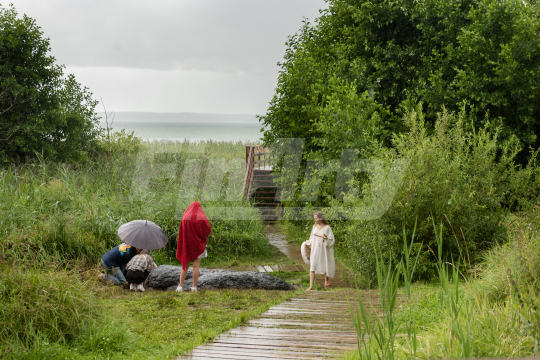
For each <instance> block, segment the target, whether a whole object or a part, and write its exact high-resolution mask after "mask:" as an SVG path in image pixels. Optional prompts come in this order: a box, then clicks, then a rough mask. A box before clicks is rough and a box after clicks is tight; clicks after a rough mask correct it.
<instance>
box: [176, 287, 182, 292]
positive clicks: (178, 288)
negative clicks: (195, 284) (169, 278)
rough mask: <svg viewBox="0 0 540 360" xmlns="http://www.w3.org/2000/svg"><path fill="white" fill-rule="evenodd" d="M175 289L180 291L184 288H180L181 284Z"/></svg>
mask: <svg viewBox="0 0 540 360" xmlns="http://www.w3.org/2000/svg"><path fill="white" fill-rule="evenodd" d="M175 291H178V292H182V291H184V288H182V287H181V286H178V287H177V288H176V290H175Z"/></svg>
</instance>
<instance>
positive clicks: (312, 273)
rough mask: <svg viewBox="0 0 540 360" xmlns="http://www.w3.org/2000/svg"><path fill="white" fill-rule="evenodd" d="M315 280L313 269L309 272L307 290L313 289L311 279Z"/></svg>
mask: <svg viewBox="0 0 540 360" xmlns="http://www.w3.org/2000/svg"><path fill="white" fill-rule="evenodd" d="M314 280H315V271H310V272H309V288H308V290H313V281H314Z"/></svg>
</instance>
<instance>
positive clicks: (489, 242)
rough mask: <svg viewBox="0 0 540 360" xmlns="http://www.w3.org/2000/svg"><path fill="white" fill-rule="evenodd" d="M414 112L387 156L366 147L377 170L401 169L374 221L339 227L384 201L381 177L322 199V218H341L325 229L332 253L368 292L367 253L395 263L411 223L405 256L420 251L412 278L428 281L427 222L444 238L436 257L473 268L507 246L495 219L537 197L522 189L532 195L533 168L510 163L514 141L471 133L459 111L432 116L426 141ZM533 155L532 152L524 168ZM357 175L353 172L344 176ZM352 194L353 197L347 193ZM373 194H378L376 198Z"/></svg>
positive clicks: (431, 249)
mask: <svg viewBox="0 0 540 360" xmlns="http://www.w3.org/2000/svg"><path fill="white" fill-rule="evenodd" d="M421 109H422V105H421V104H418V105H417V106H416V107H410V108H406V109H405V110H404V112H405V116H404V122H405V124H406V125H407V127H408V128H409V131H408V132H407V133H404V134H399V135H396V136H395V138H394V139H393V149H387V148H384V147H378V148H377V147H375V146H373V147H371V149H372V150H371V153H372V156H373V158H374V159H377V160H378V161H379V163H380V164H381V165H380V166H382V169H383V170H384V169H389V168H390V166H391V164H393V163H394V161H397V160H403V161H408V162H409V163H408V164H409V165H408V167H407V170H406V172H405V174H404V176H403V180H402V181H401V184H400V186H399V187H397V191H396V193H395V197H394V198H393V199H390V200H391V203H389V205H390V206H389V208H388V210H387V211H386V212H385V213H384V214H383V215H382V216H381V217H379V218H375V219H373V220H371V219H368V220H358V221H351V220H347V218H352V217H353V216H354V215H358V212H360V211H361V209H365V208H367V207H369V206H370V205H371V204H372V199H373V198H374V196H379V197H380V196H388V193H389V191H386V190H388V189H386V190H385V187H384V186H385V185H384V184H385V182H386V176H387V175H388V172H387V171H380V172H374V173H372V174H371V175H370V177H369V180H366V179H365V178H359V179H358V178H357V179H356V180H355V181H356V187H353V188H351V190H350V191H349V192H348V193H346V194H344V201H345V202H342V201H341V200H340V199H337V198H336V197H335V195H334V192H333V188H332V187H330V189H331V190H332V192H330V191H328V192H326V193H323V195H324V196H325V199H326V204H327V205H328V206H329V207H328V208H327V210H326V211H327V213H326V214H327V215H328V216H329V217H330V218H334V219H340V218H342V219H344V220H342V221H334V222H332V226H333V229H334V234H335V235H336V241H337V250H338V254H340V256H341V257H342V258H343V259H344V261H345V262H346V263H348V264H349V265H350V266H351V267H352V268H353V269H354V270H356V271H357V272H358V273H359V275H360V278H361V279H362V282H363V286H369V285H370V284H371V282H372V281H373V279H374V278H375V253H374V251H379V253H381V254H382V256H383V258H384V259H385V261H389V260H390V259H393V260H395V261H399V260H400V259H401V256H402V254H401V250H402V249H401V240H400V239H401V237H402V235H401V233H402V229H403V226H405V228H407V229H412V228H413V227H414V226H415V223H416V222H417V226H416V233H417V236H418V239H419V240H418V245H415V246H414V247H413V252H415V253H416V254H418V252H420V260H419V261H420V264H419V266H420V267H419V269H418V270H417V275H418V276H419V277H422V278H430V277H431V276H432V275H433V274H434V273H433V270H434V268H433V267H432V266H431V264H432V262H433V261H434V260H435V258H434V256H433V254H435V253H436V252H437V244H436V243H435V242H434V240H433V237H432V235H431V234H432V223H431V218H432V217H433V218H434V219H435V220H436V222H437V223H441V222H442V223H443V224H444V232H443V236H444V237H445V238H446V239H448V240H447V244H446V246H445V249H444V254H443V255H444V257H445V258H446V259H448V260H452V259H453V260H454V261H455V262H459V263H461V264H475V263H477V262H478V261H479V260H480V254H481V252H482V251H484V250H486V249H489V248H490V247H492V246H493V245H495V244H497V243H504V242H505V241H506V240H507V233H506V227H505V226H504V224H503V220H504V219H505V217H506V215H507V214H508V207H509V206H510V207H514V206H519V204H520V203H519V202H518V200H519V199H527V197H528V196H529V197H530V195H527V194H533V193H534V194H535V193H537V192H536V191H529V190H531V188H533V189H534V188H535V186H534V183H533V181H534V178H535V175H536V174H537V172H538V169H537V168H536V167H534V166H533V165H531V164H530V165H528V166H526V167H524V168H522V167H520V166H516V165H515V164H514V159H515V157H516V154H517V153H518V151H519V149H520V147H519V144H518V142H517V141H516V139H515V138H514V137H512V138H510V140H509V141H508V142H507V143H505V144H503V145H501V144H500V143H499V139H498V134H499V129H498V128H494V127H493V126H491V125H490V124H489V122H488V123H487V125H486V126H485V127H484V128H481V129H479V130H474V129H470V128H469V126H470V122H469V120H470V119H469V118H468V117H467V115H466V113H465V110H464V109H463V110H462V111H461V112H460V113H459V114H457V115H456V114H454V113H449V112H447V111H443V112H442V113H440V114H439V117H438V120H437V122H436V123H435V127H434V129H433V133H432V134H430V133H429V132H428V125H427V124H426V122H425V120H424V116H423V113H422V110H421ZM535 156H536V153H533V154H532V158H533V160H532V161H534V158H535ZM358 170H360V168H358V167H354V166H351V167H350V168H349V169H348V171H352V172H354V171H358ZM328 171H329V172H330V171H333V169H331V168H329V169H328ZM358 187H360V188H361V189H362V194H361V196H358V195H356V193H355V189H358ZM381 187H382V189H383V190H385V191H386V192H385V191H382V192H381ZM325 189H326V188H323V191H324V190H325ZM344 204H346V206H349V207H351V208H353V209H356V210H352V211H350V212H349V213H348V212H347V211H344V210H343V209H342V207H343V205H344ZM381 206H382V205H381ZM355 211H356V212H355Z"/></svg>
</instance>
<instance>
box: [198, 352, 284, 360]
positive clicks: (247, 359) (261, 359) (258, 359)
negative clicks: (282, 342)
mask: <svg viewBox="0 0 540 360" xmlns="http://www.w3.org/2000/svg"><path fill="white" fill-rule="evenodd" d="M261 355H262V356H261ZM191 356H204V357H205V358H206V359H238V360H251V359H253V360H268V359H270V358H272V357H273V356H272V355H270V354H268V355H267V356H264V355H263V354H261V353H258V354H257V353H252V354H238V353H236V354H231V353H223V352H220V351H209V350H194V351H193V353H192V355H191ZM279 358H282V359H283V358H284V359H294V357H292V356H288V357H281V356H280V357H279Z"/></svg>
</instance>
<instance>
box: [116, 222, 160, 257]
mask: <svg viewBox="0 0 540 360" xmlns="http://www.w3.org/2000/svg"><path fill="white" fill-rule="evenodd" d="M118 236H120V239H122V241H123V242H125V243H126V244H128V245H131V246H135V247H136V248H137V249H147V250H156V249H161V248H162V247H164V246H165V245H167V243H168V242H169V238H168V237H167V234H165V232H163V230H161V228H160V227H159V226H157V225H156V224H154V223H153V222H151V221H148V220H133V221H130V222H128V223H126V224H124V225H122V226H120V227H119V228H118Z"/></svg>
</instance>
